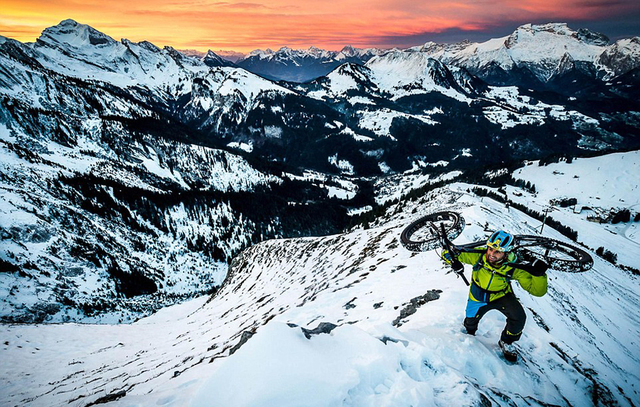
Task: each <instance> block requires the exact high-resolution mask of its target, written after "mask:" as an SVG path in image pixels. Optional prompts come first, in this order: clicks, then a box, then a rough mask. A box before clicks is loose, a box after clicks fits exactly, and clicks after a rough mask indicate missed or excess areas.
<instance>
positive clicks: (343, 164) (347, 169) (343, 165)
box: [328, 153, 354, 175]
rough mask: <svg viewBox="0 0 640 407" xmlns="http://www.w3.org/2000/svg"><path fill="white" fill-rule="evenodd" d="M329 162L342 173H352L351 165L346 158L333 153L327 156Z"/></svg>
mask: <svg viewBox="0 0 640 407" xmlns="http://www.w3.org/2000/svg"><path fill="white" fill-rule="evenodd" d="M328 161H329V164H331V165H333V166H335V167H337V168H338V169H339V170H341V171H342V173H343V174H347V175H352V174H353V173H354V168H353V165H352V164H351V163H350V162H349V161H348V160H340V159H338V154H337V153H336V154H334V155H332V156H330V157H329V158H328Z"/></svg>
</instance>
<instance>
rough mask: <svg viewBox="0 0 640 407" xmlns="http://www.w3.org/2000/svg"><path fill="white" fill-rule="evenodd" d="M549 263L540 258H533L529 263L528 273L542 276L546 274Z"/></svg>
mask: <svg viewBox="0 0 640 407" xmlns="http://www.w3.org/2000/svg"><path fill="white" fill-rule="evenodd" d="M548 268H549V265H548V264H547V263H545V262H544V261H542V260H539V259H535V260H534V261H533V263H531V267H529V269H528V270H527V271H528V272H529V274H531V275H532V276H535V277H542V276H544V275H545V274H546V272H547V269H548Z"/></svg>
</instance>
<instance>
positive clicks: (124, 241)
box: [0, 20, 640, 322]
mask: <svg viewBox="0 0 640 407" xmlns="http://www.w3.org/2000/svg"><path fill="white" fill-rule="evenodd" d="M541 41H543V42H544V44H545V47H546V49H547V50H552V51H553V52H543V50H541V48H540V42H541ZM474 47H475V48H474ZM637 50H638V40H637V39H629V40H620V41H618V42H617V43H615V44H612V45H607V42H606V39H605V38H603V37H602V36H601V35H598V34H595V33H591V32H588V31H585V30H579V31H573V30H570V29H569V28H568V27H567V26H566V25H564V24H550V25H544V26H532V25H528V26H523V27H521V28H519V29H518V30H516V32H515V33H514V34H513V35H511V36H509V37H507V38H505V39H498V40H492V41H489V42H488V43H484V44H475V45H474V44H455V45H450V46H438V45H434V44H432V45H425V46H424V47H418V48H415V49H408V50H392V51H385V52H382V51H380V50H377V51H375V52H373V51H370V50H365V51H358V50H354V49H351V48H345V49H343V50H342V51H341V52H340V53H337V54H332V53H327V52H324V51H321V50H318V49H311V50H308V51H306V52H305V53H302V54H301V53H300V52H295V51H293V50H289V49H285V50H281V51H282V53H280V51H279V52H276V53H255V54H254V55H252V56H251V58H257V59H256V60H258V59H259V60H260V61H263V62H264V63H265V64H274V65H270V66H280V65H278V64H281V62H282V59H279V57H276V55H277V54H281V55H287V56H289V57H292V58H302V59H305V58H309V57H307V56H305V55H306V54H308V55H311V57H310V58H312V59H314V58H315V60H316V61H321V60H323V58H328V59H327V60H335V61H338V60H342V61H343V62H344V63H342V64H341V65H339V66H337V67H336V68H335V69H333V70H331V71H330V72H329V73H328V74H326V75H323V76H320V77H317V78H315V79H313V80H310V81H307V82H304V83H298V82H286V81H278V82H274V81H271V80H269V79H266V78H265V77H263V76H260V75H257V74H255V73H252V72H250V71H248V70H246V69H243V68H241V67H240V65H241V63H242V62H239V63H238V64H237V66H233V65H229V64H227V63H226V62H225V61H223V60H222V59H220V58H218V57H217V56H216V55H215V54H214V53H208V54H207V55H206V56H204V57H203V58H199V57H193V56H187V55H184V54H183V53H180V52H178V51H176V50H175V49H173V48H171V47H164V48H159V47H157V46H155V45H153V44H151V43H149V42H145V41H143V42H139V43H134V42H131V41H128V40H126V39H123V40H121V41H116V40H114V39H113V38H111V37H109V36H107V35H105V34H103V33H101V32H99V31H97V30H95V29H93V28H92V27H89V26H87V25H83V24H79V23H77V22H75V21H73V20H65V21H63V22H61V23H60V24H59V25H57V26H54V27H50V28H47V29H46V30H44V32H43V33H42V35H41V36H40V37H39V38H38V40H37V41H36V42H34V43H26V44H25V43H21V42H19V41H15V40H12V39H9V38H5V37H0V155H1V157H2V160H1V161H0V188H1V189H2V191H3V193H2V195H1V196H0V210H1V211H2V218H1V224H0V228H1V229H0V234H1V236H2V240H1V241H0V260H1V263H0V267H2V272H1V273H0V290H1V291H0V292H1V293H2V296H1V304H2V306H1V308H0V311H1V312H0V317H1V318H2V320H3V321H7V322H42V321H51V322H61V321H69V320H73V321H85V322H89V321H102V322H126V321H131V320H135V319H136V318H138V317H140V316H143V315H146V314H148V313H151V312H153V311H155V310H157V309H160V308H162V307H164V306H166V305H168V304H172V303H175V302H180V301H184V300H185V299H188V298H192V297H194V296H198V295H201V294H203V293H209V292H212V291H215V290H216V289H217V287H219V286H220V284H221V283H222V281H223V279H224V277H225V275H226V273H227V270H228V267H229V266H228V263H229V262H231V260H232V259H233V258H234V257H235V256H236V255H237V254H238V253H240V252H241V251H242V250H243V249H244V248H246V247H248V246H251V245H253V244H255V243H257V242H260V241H263V240H266V239H271V238H283V237H295V236H308V235H318V234H329V233H338V232H340V231H343V230H344V229H345V228H346V227H348V226H349V225H351V224H353V223H357V220H356V219H355V218H354V216H356V214H360V213H363V212H366V211H370V210H372V209H373V208H375V207H377V206H378V205H381V204H384V203H385V202H389V201H392V200H393V199H396V198H399V197H400V196H401V195H402V193H401V192H399V191H403V189H405V190H404V191H403V192H405V193H406V192H409V190H410V189H412V188H419V187H423V186H424V185H425V183H427V182H436V181H437V180H443V179H451V178H453V177H455V176H458V175H460V174H466V175H465V176H466V177H472V176H473V175H472V174H481V175H482V174H485V173H486V172H487V171H488V169H491V170H495V169H504V168H510V167H511V166H514V165H518V164H519V163H521V162H522V160H532V159H539V158H548V157H550V156H556V157H557V156H565V157H573V156H581V155H593V154H602V153H603V152H611V151H620V150H630V149H637V148H638V147H639V146H640V137H639V136H640V120H639V119H640V115H639V113H638V112H640V105H639V102H638V100H639V99H638V94H639V92H638V75H637V72H638V64H639V62H638V61H639V58H638V51H637ZM374 53H375V54H376V55H373V54H374ZM366 55H370V56H366ZM365 56H366V58H368V60H367V62H366V63H364V64H361V63H354V62H349V58H365ZM256 69H257V68H256ZM260 69H262V68H260ZM274 69H275V68H274ZM314 75H315V74H314Z"/></svg>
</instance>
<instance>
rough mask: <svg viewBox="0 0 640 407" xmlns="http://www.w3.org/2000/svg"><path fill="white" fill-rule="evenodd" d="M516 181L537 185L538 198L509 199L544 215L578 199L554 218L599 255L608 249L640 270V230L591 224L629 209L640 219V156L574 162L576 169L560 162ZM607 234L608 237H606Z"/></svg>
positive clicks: (522, 172) (529, 170)
mask: <svg viewBox="0 0 640 407" xmlns="http://www.w3.org/2000/svg"><path fill="white" fill-rule="evenodd" d="M514 177H515V178H517V179H523V180H525V181H529V182H531V183H532V184H534V185H535V188H536V195H537V196H536V197H535V198H534V197H532V196H531V194H529V193H527V192H524V191H521V193H522V196H514V195H513V192H514V191H513V190H511V191H508V192H509V198H510V199H513V200H514V201H516V202H521V203H524V204H525V205H527V207H529V208H531V209H533V210H536V211H538V212H542V211H543V210H544V209H545V208H548V207H549V205H550V204H552V203H553V202H554V201H558V200H561V199H567V198H575V199H576V200H577V203H576V205H575V206H571V207H567V208H562V207H560V206H559V205H558V204H556V205H553V207H552V209H553V210H552V211H551V212H550V216H552V217H553V218H554V219H557V220H559V221H561V222H562V223H563V224H565V225H567V226H569V227H571V228H572V229H574V230H576V231H577V232H578V240H580V241H582V242H584V243H585V244H586V245H588V246H590V247H592V248H594V249H596V248H598V247H601V246H602V247H604V248H606V249H607V250H609V251H611V252H613V253H616V254H617V256H618V262H619V263H620V264H624V265H627V266H631V267H634V268H636V269H637V268H639V267H640V261H639V260H638V258H637V254H636V253H637V250H638V245H639V244H640V224H638V222H622V223H618V224H611V223H610V222H607V223H604V224H600V223H595V222H588V221H587V219H588V218H592V217H597V218H603V219H604V218H607V217H608V215H609V213H610V212H612V211H614V212H616V211H619V210H623V209H628V210H629V212H630V213H631V220H633V219H634V216H635V215H636V214H637V213H640V188H639V186H640V151H632V152H628V153H615V154H608V155H604V156H600V157H594V158H576V159H575V160H573V162H572V163H566V162H560V163H555V164H549V165H546V166H539V165H538V162H537V161H536V162H532V163H531V164H530V165H527V166H525V167H523V168H521V169H518V170H517V171H516V172H515V173H514ZM605 231H606V233H604V232H605Z"/></svg>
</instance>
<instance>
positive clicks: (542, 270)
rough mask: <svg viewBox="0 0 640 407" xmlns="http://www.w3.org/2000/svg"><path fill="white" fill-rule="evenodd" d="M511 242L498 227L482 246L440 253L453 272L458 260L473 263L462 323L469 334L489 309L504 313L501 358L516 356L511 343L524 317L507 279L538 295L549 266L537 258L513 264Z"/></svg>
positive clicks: (544, 288)
mask: <svg viewBox="0 0 640 407" xmlns="http://www.w3.org/2000/svg"><path fill="white" fill-rule="evenodd" d="M514 243H515V238H514V236H513V235H512V234H510V233H507V232H505V231H502V230H499V231H497V232H494V233H493V234H492V235H491V236H490V237H489V239H488V240H487V246H486V248H478V249H474V250H465V251H462V252H461V253H460V254H458V256H457V258H455V257H452V256H451V253H449V252H447V251H445V252H444V253H443V255H442V257H443V258H444V259H445V260H446V261H447V262H448V263H450V264H451V266H452V267H453V269H454V271H455V272H457V273H459V272H462V270H463V269H464V266H463V265H462V263H466V264H472V265H473V273H472V278H471V285H470V289H469V299H468V301H467V309H466V317H465V319H464V327H465V328H466V330H467V333H468V334H469V335H475V333H476V330H477V329H478V323H479V322H480V319H482V317H483V316H484V314H486V313H487V312H488V311H490V310H493V309H495V310H498V311H500V312H502V313H503V314H504V315H505V316H506V317H507V324H506V326H505V327H504V330H503V331H502V335H501V336H500V341H499V342H498V344H499V345H500V348H501V349H502V352H503V354H504V357H505V359H507V360H508V361H510V362H515V361H517V360H518V356H517V354H516V350H515V346H514V345H513V343H514V342H515V341H517V340H518V339H520V336H521V335H522V330H523V329H524V324H525V321H526V319H527V316H526V314H525V312H524V309H523V308H522V305H520V302H519V301H518V299H517V298H516V296H515V294H514V293H513V288H512V287H511V280H517V281H518V283H519V284H520V286H521V287H522V288H524V289H525V290H526V291H528V292H529V293H531V294H532V295H535V296H536V297H542V296H543V295H545V294H546V292H547V275H546V271H547V268H548V267H549V266H548V265H547V264H546V263H545V262H543V261H541V260H535V261H534V262H533V263H531V264H517V263H516V260H517V256H516V255H515V253H513V252H512V251H511V250H512V249H513V247H514Z"/></svg>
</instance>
